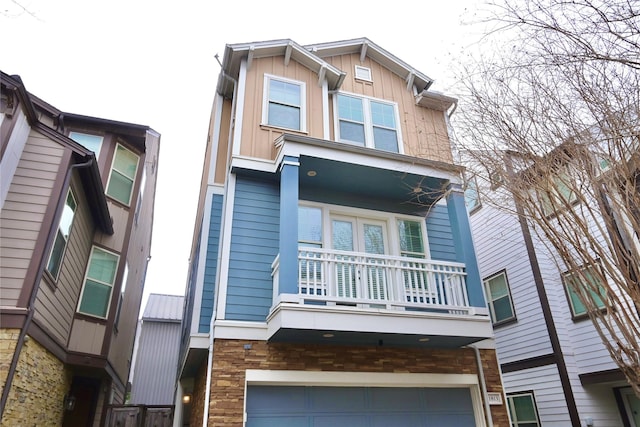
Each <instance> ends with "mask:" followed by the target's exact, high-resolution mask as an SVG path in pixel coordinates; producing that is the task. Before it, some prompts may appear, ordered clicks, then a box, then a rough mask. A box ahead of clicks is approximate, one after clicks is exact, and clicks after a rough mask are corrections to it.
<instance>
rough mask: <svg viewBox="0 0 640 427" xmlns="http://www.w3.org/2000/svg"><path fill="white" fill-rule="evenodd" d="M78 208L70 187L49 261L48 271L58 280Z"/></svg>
mask: <svg viewBox="0 0 640 427" xmlns="http://www.w3.org/2000/svg"><path fill="white" fill-rule="evenodd" d="M76 208H77V204H76V199H75V197H74V196H73V192H72V191H71V189H69V191H67V200H66V201H65V204H64V208H63V209H62V216H61V217H60V223H59V224H58V230H57V231H56V237H55V238H54V241H53V247H52V248H51V254H50V255H49V261H48V262H47V271H48V272H49V274H50V275H51V276H52V277H53V279H54V280H58V275H59V274H60V267H61V266H62V258H63V257H64V253H65V251H66V249H67V243H68V242H69V234H70V233H71V225H72V224H73V218H74V216H75V214H76Z"/></svg>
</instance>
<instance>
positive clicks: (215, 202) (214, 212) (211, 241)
mask: <svg viewBox="0 0 640 427" xmlns="http://www.w3.org/2000/svg"><path fill="white" fill-rule="evenodd" d="M222 201H223V196H222V195H218V194H214V195H213V197H212V200H211V217H210V218H209V238H208V240H207V242H208V246H207V258H206V262H205V272H204V283H203V288H202V305H201V306H200V322H199V324H198V332H204V333H206V332H209V324H210V323H211V316H212V315H213V301H214V299H215V295H214V293H215V284H216V276H217V274H218V251H219V248H220V223H221V219H222Z"/></svg>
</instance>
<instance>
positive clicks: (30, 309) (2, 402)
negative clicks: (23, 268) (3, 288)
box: [0, 156, 95, 420]
mask: <svg viewBox="0 0 640 427" xmlns="http://www.w3.org/2000/svg"><path fill="white" fill-rule="evenodd" d="M94 161H95V157H94V156H92V157H91V158H89V160H88V161H87V162H85V163H76V164H73V165H71V166H70V167H69V169H67V173H66V174H65V177H64V183H63V185H62V191H63V192H64V191H65V190H66V189H68V188H69V182H70V181H71V173H72V172H73V170H74V169H80V168H86V167H91V166H92V165H93V164H94ZM65 203H66V197H59V199H58V205H57V206H56V214H55V216H54V218H59V217H60V213H61V211H62V209H63V208H64V204H65ZM54 231H57V230H54V228H53V227H51V229H50V230H49V234H48V236H47V242H46V247H47V248H51V245H52V243H53V237H54V235H55V232H54ZM47 253H48V252H46V253H45V254H43V256H42V258H41V259H40V265H39V266H38V273H37V274H36V277H35V282H34V284H33V288H32V289H31V295H30V296H29V302H28V303H27V308H26V309H27V317H26V319H25V320H24V324H23V325H22V329H20V335H19V336H18V341H17V343H16V348H15V350H14V352H13V358H12V359H11V365H9V372H8V373H7V379H6V381H5V384H4V388H3V389H2V397H1V398H0V420H1V419H2V417H3V415H4V409H5V407H6V405H7V400H8V399H9V392H10V391H11V386H12V383H13V378H14V377H15V374H16V370H17V367H18V360H19V359H20V353H21V352H22V348H23V347H24V344H25V342H26V340H27V330H28V329H29V326H30V325H31V322H32V321H33V315H34V313H35V310H34V303H35V301H36V297H37V296H38V291H39V290H40V283H41V282H42V274H43V273H44V269H45V264H46V263H47V256H46V254H47Z"/></svg>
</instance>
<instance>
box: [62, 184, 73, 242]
mask: <svg viewBox="0 0 640 427" xmlns="http://www.w3.org/2000/svg"><path fill="white" fill-rule="evenodd" d="M75 209H76V202H75V200H73V196H72V195H71V192H69V194H68V195H67V202H66V204H65V205H64V208H63V209H62V217H61V218H60V231H62V235H63V236H64V238H65V240H66V239H68V238H69V232H70V231H71V224H72V223H73V216H74V213H75Z"/></svg>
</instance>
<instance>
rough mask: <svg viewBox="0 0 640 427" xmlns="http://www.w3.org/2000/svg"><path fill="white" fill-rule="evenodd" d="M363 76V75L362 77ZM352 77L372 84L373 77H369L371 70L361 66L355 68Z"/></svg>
mask: <svg viewBox="0 0 640 427" xmlns="http://www.w3.org/2000/svg"><path fill="white" fill-rule="evenodd" d="M363 74H364V75H363ZM354 76H355V78H356V79H357V80H364V81H367V82H372V81H373V77H372V76H371V68H369V67H363V66H361V65H356V66H355V71H354Z"/></svg>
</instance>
